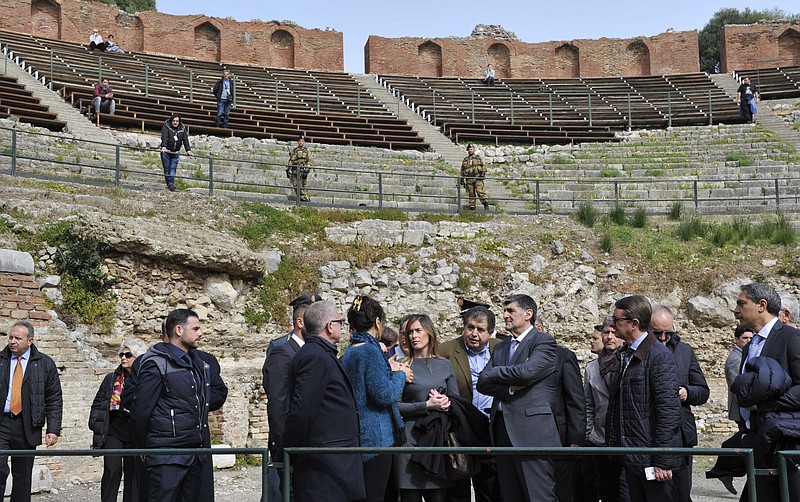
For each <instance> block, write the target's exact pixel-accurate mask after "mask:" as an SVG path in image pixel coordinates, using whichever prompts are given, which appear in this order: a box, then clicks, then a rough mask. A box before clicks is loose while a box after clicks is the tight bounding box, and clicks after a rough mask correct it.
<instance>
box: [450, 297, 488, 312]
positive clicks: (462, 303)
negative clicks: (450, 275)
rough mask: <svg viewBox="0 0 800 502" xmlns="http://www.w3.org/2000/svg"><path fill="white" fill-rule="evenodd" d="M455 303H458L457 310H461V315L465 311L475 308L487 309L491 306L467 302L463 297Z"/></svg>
mask: <svg viewBox="0 0 800 502" xmlns="http://www.w3.org/2000/svg"><path fill="white" fill-rule="evenodd" d="M456 303H458V308H459V309H460V310H461V313H462V314H463V313H464V312H466V311H467V310H469V309H471V308H475V307H484V308H487V309H489V308H491V306H490V305H489V304H488V303H480V302H474V301H472V300H467V299H466V298H463V297H462V298H459V299H458V300H456Z"/></svg>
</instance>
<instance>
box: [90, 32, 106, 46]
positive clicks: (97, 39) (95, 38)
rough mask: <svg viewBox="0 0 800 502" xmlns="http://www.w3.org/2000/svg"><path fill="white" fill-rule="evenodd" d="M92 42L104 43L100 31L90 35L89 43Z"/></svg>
mask: <svg viewBox="0 0 800 502" xmlns="http://www.w3.org/2000/svg"><path fill="white" fill-rule="evenodd" d="M92 42H94V43H95V44H96V45H100V44H102V43H103V37H101V36H100V34H99V33H92V34H91V35H89V43H92Z"/></svg>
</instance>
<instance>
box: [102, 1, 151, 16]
mask: <svg viewBox="0 0 800 502" xmlns="http://www.w3.org/2000/svg"><path fill="white" fill-rule="evenodd" d="M100 2H102V3H104V4H106V5H111V6H114V7H116V8H118V9H119V10H121V11H124V12H128V13H130V14H133V13H135V12H143V11H146V10H156V0H100Z"/></svg>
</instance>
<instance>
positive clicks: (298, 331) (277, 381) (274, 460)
mask: <svg viewBox="0 0 800 502" xmlns="http://www.w3.org/2000/svg"><path fill="white" fill-rule="evenodd" d="M319 300H322V298H321V297H320V296H319V293H315V292H311V293H307V294H305V295H302V296H298V297H297V298H295V299H294V300H292V301H291V302H290V303H289V306H290V307H292V331H290V332H289V334H288V335H286V336H283V337H281V338H278V339H276V340H273V341H271V342H270V343H269V347H267V357H265V358H264V366H263V367H262V368H261V374H262V377H263V379H262V383H263V385H264V392H265V393H266V394H267V420H268V421H269V455H270V460H271V464H272V465H270V467H269V470H270V474H269V475H270V500H272V499H273V498H274V499H275V500H279V499H280V497H281V492H283V441H282V437H283V426H284V424H285V423H286V392H287V389H288V385H289V365H290V364H291V363H292V359H293V358H294V355H295V354H296V353H297V351H298V350H300V347H302V346H303V344H305V340H304V331H305V325H304V324H303V314H305V312H306V309H307V308H308V306H309V305H311V304H312V303H314V302H316V301H319Z"/></svg>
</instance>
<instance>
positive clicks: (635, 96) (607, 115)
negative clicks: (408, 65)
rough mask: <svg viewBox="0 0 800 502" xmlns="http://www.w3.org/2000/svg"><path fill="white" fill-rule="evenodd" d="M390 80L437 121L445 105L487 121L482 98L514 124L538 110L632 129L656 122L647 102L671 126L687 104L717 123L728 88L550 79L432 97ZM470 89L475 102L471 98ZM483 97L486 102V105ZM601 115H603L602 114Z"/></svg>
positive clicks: (683, 116) (549, 117)
mask: <svg viewBox="0 0 800 502" xmlns="http://www.w3.org/2000/svg"><path fill="white" fill-rule="evenodd" d="M665 83H666V81H665ZM386 86H387V89H389V90H390V92H392V93H394V94H395V96H397V97H399V98H401V99H403V100H404V102H405V103H406V104H407V105H408V106H410V107H412V108H415V109H418V113H420V114H421V115H422V116H423V117H424V118H427V119H428V120H429V121H430V122H431V123H433V124H440V120H439V119H441V116H442V115H443V113H445V112H442V111H441V110H443V109H447V110H450V111H451V113H449V114H447V115H446V117H447V119H446V120H445V121H447V120H450V121H454V122H455V121H456V120H453V118H452V117H453V115H452V113H453V110H456V111H455V113H458V114H460V115H461V117H462V118H463V121H466V122H469V123H471V124H481V123H483V121H484V120H485V118H486V116H485V115H483V116H481V115H479V113H480V111H481V110H478V112H476V102H477V103H478V105H479V106H478V108H482V111H483V112H484V113H487V114H491V115H492V116H493V117H495V118H494V119H493V120H492V122H497V121H498V120H507V121H508V122H509V123H510V124H511V125H516V123H517V122H519V121H521V120H522V121H525V122H530V118H531V113H532V112H533V113H534V114H535V116H536V117H537V118H538V119H543V120H546V121H547V123H548V124H549V125H550V126H553V125H555V123H556V121H559V120H560V119H561V118H563V117H564V114H565V113H566V114H569V116H570V117H571V118H579V119H581V120H583V124H582V125H588V126H589V127H594V126H606V125H613V126H620V125H623V124H624V125H626V126H627V127H628V129H631V128H633V126H634V125H639V124H641V123H646V124H653V123H654V122H655V121H654V120H653V119H652V118H647V119H638V118H637V117H636V115H637V113H640V112H641V110H640V108H642V107H644V108H646V111H647V113H648V114H656V116H657V117H660V120H661V121H664V122H666V125H667V126H669V127H671V126H672V124H673V121H674V122H676V123H677V122H679V121H680V122H681V123H685V122H687V120H688V119H687V108H690V109H691V111H692V113H693V114H694V115H696V117H695V118H694V119H692V120H689V121H690V122H691V123H693V124H704V123H707V124H708V125H712V124H713V123H714V113H717V114H718V115H719V114H721V113H722V112H723V111H724V108H723V109H722V110H719V109H715V108H714V98H715V97H717V98H720V97H721V98H726V96H724V95H721V92H722V91H721V90H719V89H707V90H702V89H683V90H674V91H639V90H636V89H634V88H631V90H630V92H618V91H611V92H608V93H605V92H602V91H594V90H592V91H589V92H560V91H557V90H552V89H550V88H549V87H547V86H546V85H545V86H543V88H542V90H541V91H540V92H538V93H535V92H529V91H525V92H521V91H519V90H515V89H513V88H509V90H507V91H506V90H505V89H503V90H499V89H497V88H492V91H491V94H488V95H486V96H484V95H483V94H482V93H481V92H480V91H476V90H475V89H473V88H468V89H458V90H455V89H454V90H450V91H444V90H441V89H433V88H431V89H429V94H428V95H427V96H429V97H426V96H424V95H423V98H422V99H421V98H418V97H414V98H413V99H412V98H407V97H405V96H404V91H403V90H402V89H401V88H400V87H396V86H393V85H392V84H390V83H388V82H386ZM467 93H468V96H469V103H465V101H466V99H467V98H466V95H467ZM451 97H456V98H457V100H455V101H453V100H452V99H450V98H451ZM437 101H438V103H439V104H438V105H437ZM542 101H546V102H542ZM481 102H482V103H483V106H482V107H481V106H480V105H481ZM465 105H466V106H465ZM437 107H438V110H437ZM718 108H719V105H718ZM730 109H731V110H733V111H735V104H734V102H733V100H730ZM697 115H699V116H697ZM598 116H600V118H599V119H598ZM526 119H527V120H526ZM701 119H702V120H701Z"/></svg>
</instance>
